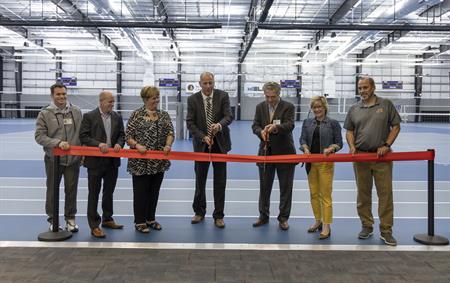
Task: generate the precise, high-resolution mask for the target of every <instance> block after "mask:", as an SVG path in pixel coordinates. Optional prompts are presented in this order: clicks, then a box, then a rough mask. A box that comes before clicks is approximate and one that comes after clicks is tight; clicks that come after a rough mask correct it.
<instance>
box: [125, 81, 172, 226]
mask: <svg viewBox="0 0 450 283" xmlns="http://www.w3.org/2000/svg"><path fill="white" fill-rule="evenodd" d="M141 97H142V100H143V101H144V106H142V107H141V108H139V109H136V110H135V111H133V113H132V114H131V116H130V119H129V120H128V124H127V129H126V132H125V136H126V139H127V143H128V145H129V146H130V148H135V149H137V151H138V152H140V153H145V152H146V151H147V150H159V151H164V154H166V155H167V154H169V152H170V150H171V147H172V143H173V136H174V135H173V125H172V121H171V120H170V116H169V114H168V113H167V112H166V111H163V110H159V109H157V107H158V104H159V90H158V88H156V87H153V86H146V87H144V88H142V90H141ZM169 167H170V161H169V160H157V159H132V158H130V159H128V168H127V170H128V172H129V173H130V174H131V175H132V179H133V211H134V223H135V228H136V230H137V231H139V232H141V233H149V232H150V229H154V230H161V228H162V227H161V225H160V224H159V223H158V222H156V220H155V211H156V205H157V204H158V197H159V189H160V188H161V183H162V181H163V178H164V172H165V171H167V170H168V169H169Z"/></svg>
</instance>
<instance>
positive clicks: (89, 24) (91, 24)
mask: <svg viewBox="0 0 450 283" xmlns="http://www.w3.org/2000/svg"><path fill="white" fill-rule="evenodd" d="M0 25H2V26H7V27H11V26H28V27H30V26H32V27H82V28H100V27H103V28H174V29H176V28H185V29H220V28H222V24H221V23H216V22H211V23H208V22H199V23H195V22H165V23H162V22H129V21H114V22H107V21H61V20H59V21H41V20H36V21H35V20H32V21H22V20H2V19H0Z"/></svg>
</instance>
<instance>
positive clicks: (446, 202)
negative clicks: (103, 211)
mask: <svg viewBox="0 0 450 283" xmlns="http://www.w3.org/2000/svg"><path fill="white" fill-rule="evenodd" d="M0 201H4V202H8V201H23V202H36V201H45V199H0ZM61 201H64V199H60V202H61ZM87 201H88V200H87V199H77V202H87ZM114 202H123V203H129V202H133V200H132V199H118V200H114ZM206 202H207V203H214V201H213V200H207V201H206ZM158 203H192V200H158ZM225 203H258V201H257V200H227V201H225ZM271 203H275V204H276V203H279V201H277V200H274V201H271ZM292 203H293V204H311V202H310V201H292ZM354 203H355V202H354V201H333V204H354ZM372 203H373V204H378V202H375V201H374V202H372ZM394 204H428V202H426V201H395V202H394ZM434 204H450V202H449V201H435V202H434Z"/></svg>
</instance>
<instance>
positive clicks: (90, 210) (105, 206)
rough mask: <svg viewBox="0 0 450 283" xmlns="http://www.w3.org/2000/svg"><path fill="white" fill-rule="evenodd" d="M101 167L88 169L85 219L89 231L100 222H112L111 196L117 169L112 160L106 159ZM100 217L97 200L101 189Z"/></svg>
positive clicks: (114, 186) (115, 181)
mask: <svg viewBox="0 0 450 283" xmlns="http://www.w3.org/2000/svg"><path fill="white" fill-rule="evenodd" d="M108 159H109V160H108V161H106V162H105V163H104V164H103V166H101V167H98V168H88V170H87V171H88V190H89V194H88V205H87V218H88V223H89V227H90V228H91V229H93V228H96V227H99V225H100V223H101V221H102V220H103V222H105V221H112V220H113V218H112V215H113V213H114V209H113V194H114V190H115V188H116V183H117V176H118V171H119V170H118V167H116V166H114V165H113V162H112V159H111V158H108ZM102 181H103V194H102V211H103V214H102V217H100V215H99V214H98V211H97V206H98V198H99V194H100V190H101V189H102Z"/></svg>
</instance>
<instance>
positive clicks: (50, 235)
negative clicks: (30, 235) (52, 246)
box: [38, 230, 72, 242]
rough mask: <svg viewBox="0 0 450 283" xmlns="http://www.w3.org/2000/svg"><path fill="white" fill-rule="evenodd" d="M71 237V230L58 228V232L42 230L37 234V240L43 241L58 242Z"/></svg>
mask: <svg viewBox="0 0 450 283" xmlns="http://www.w3.org/2000/svg"><path fill="white" fill-rule="evenodd" d="M71 237H72V232H69V231H66V230H59V231H58V232H52V231H48V232H44V233H41V234H39V235H38V240H39V241H44V242H58V241H64V240H67V239H70V238H71Z"/></svg>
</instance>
